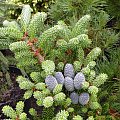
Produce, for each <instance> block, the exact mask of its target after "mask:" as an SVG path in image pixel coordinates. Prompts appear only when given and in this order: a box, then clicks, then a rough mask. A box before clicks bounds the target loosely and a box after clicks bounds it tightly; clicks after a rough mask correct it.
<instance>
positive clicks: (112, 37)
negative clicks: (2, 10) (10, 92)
mask: <svg viewBox="0 0 120 120" xmlns="http://www.w3.org/2000/svg"><path fill="white" fill-rule="evenodd" d="M16 2H18V3H19V1H16ZM29 2H30V1H28V3H29ZM40 2H41V1H38V3H40ZM49 2H50V3H51V1H49ZM49 2H48V3H49ZM52 2H53V1H52ZM23 3H24V1H23ZM38 3H37V2H32V4H31V5H32V8H31V7H30V5H23V8H22V11H21V14H20V16H19V19H17V20H13V21H12V20H5V21H4V22H3V27H1V28H0V50H1V51H2V50H5V49H10V50H11V52H13V53H14V55H12V58H11V59H10V60H9V58H6V57H5V56H4V55H3V53H2V52H0V56H1V58H0V62H1V70H2V71H3V70H4V72H6V71H7V69H8V67H9V65H10V64H12V65H16V66H17V67H18V68H19V69H20V70H21V72H22V75H21V76H18V77H17V79H16V82H17V83H18V85H19V87H20V89H21V90H23V92H24V94H23V96H21V99H20V101H18V102H17V103H16V108H15V109H14V107H13V108H12V106H9V105H6V106H4V107H2V112H3V114H4V115H5V116H6V118H10V119H12V120H31V119H32V120H100V119H105V120H107V119H110V120H112V119H119V114H117V115H114V114H116V112H117V111H118V112H119V110H120V105H119V91H120V89H119V85H120V83H119V77H120V76H119V61H120V57H119V56H120V52H119V51H120V49H119V47H118V46H119V43H118V39H119V33H118V32H117V30H116V29H115V28H114V29H113V28H110V27H109V26H107V24H108V22H109V21H110V19H111V16H110V15H109V14H108V13H107V12H106V11H105V8H108V7H106V5H107V4H108V3H109V4H110V2H108V3H107V2H106V1H105V0H102V1H100V0H91V1H87V2H84V1H82V0H81V1H79V0H76V1H72V0H65V1H62V0H56V1H55V4H54V5H52V6H51V8H50V9H49V12H48V14H49V17H50V18H49V19H51V18H52V19H53V23H56V24H55V25H53V26H51V25H48V24H46V20H48V17H47V16H48V15H47V13H45V12H37V11H38V10H37V9H38V8H37V9H36V7H35V6H36V5H37V4H38ZM33 4H34V5H35V6H33ZM100 5H101V6H102V7H101V6H100ZM81 6H82V7H81ZM79 11H81V12H80V13H79ZM108 11H109V9H108ZM33 12H36V13H35V14H33ZM49 22H50V21H49ZM50 23H51V22H50ZM10 61H12V62H13V61H14V62H13V63H12V62H10ZM4 66H5V67H6V68H5V69H4ZM113 80H114V81H113ZM9 85H10V83H9ZM114 90H116V91H114ZM26 101H30V104H29V107H27V106H26ZM32 102H34V104H35V105H32V104H31V103H32ZM38 109H40V111H39V110H38Z"/></svg>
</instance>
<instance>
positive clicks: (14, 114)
mask: <svg viewBox="0 0 120 120" xmlns="http://www.w3.org/2000/svg"><path fill="white" fill-rule="evenodd" d="M23 108H24V102H22V101H19V102H18V103H17V105H16V111H15V110H13V108H12V107H10V106H9V105H7V106H4V107H3V108H2V111H3V113H4V114H5V115H6V116H7V117H9V118H11V119H12V120H17V119H20V120H27V114H26V113H24V112H23Z"/></svg>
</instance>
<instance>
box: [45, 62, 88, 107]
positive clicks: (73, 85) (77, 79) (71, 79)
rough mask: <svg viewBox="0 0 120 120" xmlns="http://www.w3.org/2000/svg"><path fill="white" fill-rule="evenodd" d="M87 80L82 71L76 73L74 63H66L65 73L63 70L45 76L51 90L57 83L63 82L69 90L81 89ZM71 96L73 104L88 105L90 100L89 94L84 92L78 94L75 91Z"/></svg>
mask: <svg viewBox="0 0 120 120" xmlns="http://www.w3.org/2000/svg"><path fill="white" fill-rule="evenodd" d="M84 82H85V76H84V74H83V73H82V72H78V73H77V74H76V75H75V71H74V68H73V65H72V64H68V63H67V64H66V65H65V67H64V74H63V73H62V72H56V73H55V75H54V76H52V75H48V76H47V77H46V78H45V83H46V85H47V87H48V89H49V90H51V91H53V89H54V88H55V86H56V85H57V84H62V85H64V86H65V88H66V90H67V91H70V92H72V91H74V90H75V89H77V90H79V89H81V88H82V85H83V83H84ZM70 98H71V100H72V103H73V104H78V102H79V103H80V104H81V105H86V104H87V103H88V101H89V94H88V93H82V94H80V95H78V94H77V93H75V92H72V93H71V94H70Z"/></svg>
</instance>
